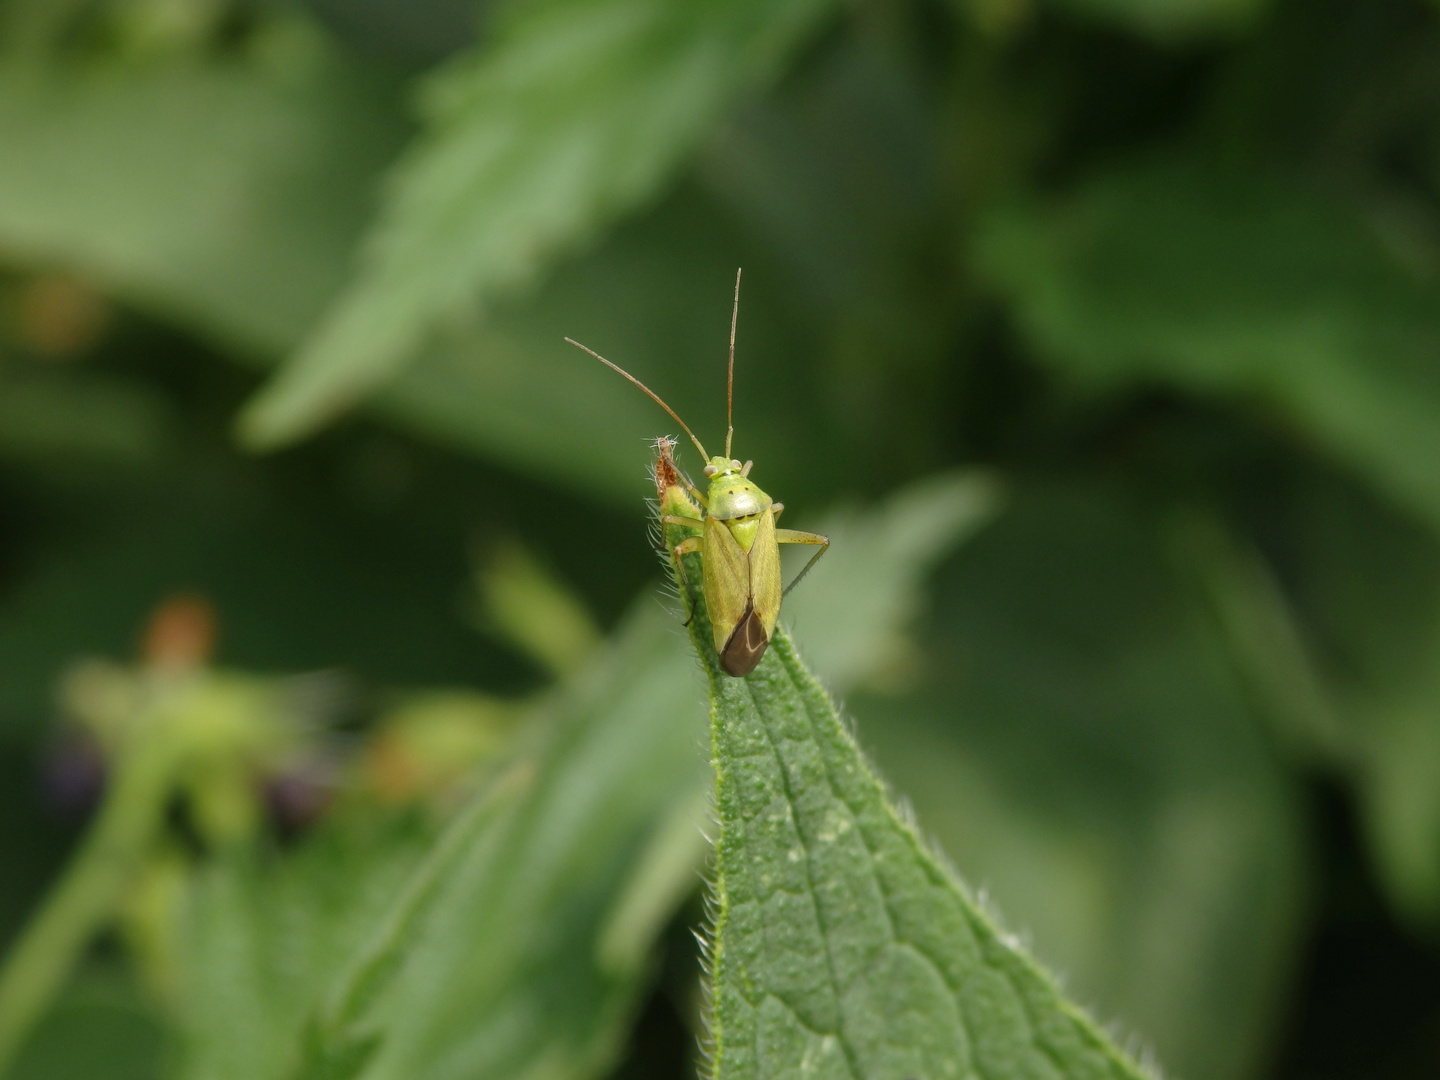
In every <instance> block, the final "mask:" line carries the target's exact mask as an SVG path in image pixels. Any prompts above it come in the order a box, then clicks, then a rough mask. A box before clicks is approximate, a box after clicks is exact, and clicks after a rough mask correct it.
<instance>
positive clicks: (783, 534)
mask: <svg viewBox="0 0 1440 1080" xmlns="http://www.w3.org/2000/svg"><path fill="white" fill-rule="evenodd" d="M776 517H779V515H778V514H777V515H776ZM775 542H776V543H777V544H818V545H819V547H820V550H819V551H817V552H815V554H814V555H812V556H811V557H810V561H809V562H807V563H806V564H805V569H803V570H801V571H800V573H799V574H797V575H796V577H795V580H794V581H792V582H790V584H789V585H786V586H785V591H784V592H782V593H781V594H780V595H781V596H782V597H785V596H789V595H790V590H791V589H793V588H795V586H796V585H799V584H800V582H801V581H803V580H804V579H805V575H806V574H808V573H810V568H811V567H812V566H814V565H815V564H816V563H817V562H819V561H820V556H821V555H824V554H825V552H827V551H829V550H830V538H829V537H828V536H822V535H820V533H812V532H801V531H800V530H799V529H776V530H775Z"/></svg>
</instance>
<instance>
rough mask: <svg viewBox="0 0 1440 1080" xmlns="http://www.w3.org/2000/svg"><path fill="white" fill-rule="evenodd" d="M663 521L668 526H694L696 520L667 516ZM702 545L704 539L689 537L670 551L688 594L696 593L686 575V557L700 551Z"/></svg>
mask: <svg viewBox="0 0 1440 1080" xmlns="http://www.w3.org/2000/svg"><path fill="white" fill-rule="evenodd" d="M661 520H662V521H664V522H665V523H666V524H667V525H693V524H694V518H684V517H678V516H673V517H672V516H667V517H664V518H662V519H661ZM702 543H703V541H702V539H701V538H700V537H698V536H687V537H686V538H685V539H684V540H681V541H680V543H678V544H676V545H675V546H674V547H673V548H671V549H670V557H671V558H672V559H674V560H675V566H676V567H677V568H678V569H679V571H680V580H681V581H682V582H683V583H684V585H685V591H686V592H687V593H689V592H694V589H693V588H692V586H691V585H690V578H689V577H688V576H687V575H686V573H685V558H684V557H685V556H686V555H692V554H694V553H695V552H697V551H699V550H700V548H701V545H702Z"/></svg>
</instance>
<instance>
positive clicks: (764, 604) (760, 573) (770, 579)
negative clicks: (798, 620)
mask: <svg viewBox="0 0 1440 1080" xmlns="http://www.w3.org/2000/svg"><path fill="white" fill-rule="evenodd" d="M783 592H784V588H783V585H782V582H781V580H780V544H779V541H778V540H777V539H776V536H775V515H774V513H773V512H771V511H770V510H766V511H765V513H763V514H761V515H760V528H759V529H758V530H757V531H756V533H755V542H754V543H753V544H751V545H750V604H751V606H752V607H753V608H754V610H755V614H756V615H757V616H759V618H760V623H761V625H763V626H764V627H765V641H766V643H767V644H768V643H769V641H770V637H771V635H772V634H774V633H775V620H776V619H778V618H779V617H780V597H781V595H782V594H783Z"/></svg>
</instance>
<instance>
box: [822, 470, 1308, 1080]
mask: <svg viewBox="0 0 1440 1080" xmlns="http://www.w3.org/2000/svg"><path fill="white" fill-rule="evenodd" d="M1196 531H1197V524H1196V515H1194V514H1193V513H1189V512H1187V513H1184V514H1172V513H1169V512H1167V510H1166V508H1165V507H1164V505H1163V504H1162V505H1161V506H1156V505H1154V503H1153V501H1152V500H1150V499H1146V498H1141V497H1137V495H1136V494H1134V493H1130V492H1126V491H1125V490H1124V489H1123V488H1120V487H1118V485H1114V484H1109V483H1103V482H1096V480H1094V479H1086V478H1084V477H1083V476H1078V475H1072V476H1070V477H1067V479H1066V480H1065V482H1064V483H1063V484H1038V483H1035V482H1030V483H1019V482H1017V483H1015V484H1014V485H1013V487H1012V488H1011V489H1010V490H1009V491H1008V492H1007V498H1006V503H1005V508H1004V511H1003V512H1002V513H1001V514H1000V515H999V517H998V518H997V519H996V520H995V522H994V523H993V524H991V525H989V526H987V527H986V529H985V531H984V532H983V533H981V534H980V535H979V536H977V537H976V538H975V540H974V541H973V542H971V543H970V544H967V545H966V546H965V547H964V548H963V549H961V550H960V551H959V552H958V553H957V554H956V555H955V556H954V557H953V558H951V559H949V560H947V562H946V565H945V566H944V567H943V568H942V569H941V570H940V571H939V572H938V573H937V574H936V576H935V579H934V580H933V581H932V583H931V585H930V587H929V591H928V592H929V598H930V602H931V610H930V613H929V615H928V616H927V617H926V618H925V619H924V621H923V622H922V623H921V624H920V627H919V630H918V632H917V634H916V646H915V654H916V655H915V659H914V666H915V668H916V669H918V673H919V674H918V678H917V679H916V680H915V682H914V685H912V686H910V687H908V688H905V689H904V691H903V692H902V693H898V694H893V693H892V694H877V693H867V694H862V695H848V696H847V705H848V707H849V708H850V709H851V710H852V711H853V713H854V715H855V717H856V718H857V723H858V724H859V733H860V739H861V741H862V743H863V744H864V746H865V747H866V749H867V750H869V751H871V752H873V754H874V756H875V760H876V761H877V762H878V763H879V765H880V766H881V768H882V769H883V770H884V773H885V776H886V777H887V779H889V780H890V781H891V782H892V783H893V784H895V785H896V787H897V788H898V789H899V790H900V791H902V792H903V793H904V794H905V797H906V799H907V801H910V802H911V803H912V804H913V806H914V809H915V812H916V814H917V816H918V818H919V820H920V821H921V822H922V823H923V824H924V826H925V830H926V832H927V834H930V835H933V836H934V838H935V839H936V841H937V842H938V843H939V844H940V845H941V847H942V848H943V850H944V851H945V853H946V854H947V855H948V856H949V857H950V858H951V859H953V860H954V861H955V863H956V865H957V866H958V867H959V868H960V869H961V871H962V872H963V873H964V875H965V876H966V878H967V879H968V880H971V881H975V882H983V883H984V887H985V892H986V895H987V896H988V897H990V898H992V900H993V902H994V904H995V905H996V906H997V907H998V909H999V910H1000V911H1001V912H1003V913H1004V915H1005V917H1006V919H1007V921H1009V922H1010V924H1011V925H1014V926H1016V927H1017V928H1021V929H1023V931H1024V933H1025V939H1026V941H1027V943H1029V944H1030V946H1031V948H1032V949H1033V953H1034V955H1035V956H1036V957H1037V958H1038V959H1040V960H1041V961H1042V962H1043V963H1044V964H1045V965H1046V966H1048V967H1050V968H1051V969H1052V970H1056V971H1060V972H1063V973H1064V977H1065V988H1066V991H1067V993H1068V994H1069V995H1070V996H1071V997H1072V998H1073V999H1075V1000H1079V1001H1083V1002H1085V1003H1086V1004H1087V1005H1088V1006H1090V1007H1091V1008H1093V1009H1094V1010H1095V1012H1096V1013H1097V1015H1099V1016H1101V1017H1103V1018H1104V1019H1105V1020H1106V1021H1113V1022H1114V1023H1116V1024H1117V1025H1118V1026H1119V1028H1120V1030H1121V1031H1124V1032H1127V1033H1128V1032H1134V1033H1137V1034H1138V1035H1139V1036H1140V1037H1141V1038H1143V1040H1144V1044H1145V1045H1146V1046H1148V1047H1150V1048H1151V1049H1152V1050H1153V1051H1154V1052H1155V1054H1156V1055H1157V1056H1158V1058H1159V1059H1160V1060H1161V1061H1163V1062H1164V1063H1165V1066H1166V1068H1167V1069H1168V1070H1172V1071H1173V1072H1174V1074H1175V1075H1179V1076H1186V1077H1197V1078H1199V1077H1204V1078H1207V1080H1242V1078H1245V1077H1250V1076H1254V1075H1255V1074H1256V1070H1257V1068H1259V1067H1260V1063H1261V1062H1263V1061H1264V1060H1266V1059H1267V1057H1268V1056H1269V1054H1270V1053H1271V1052H1272V1051H1273V1043H1272V1041H1271V1040H1272V1039H1273V1032H1274V1030H1275V1027H1274V1022H1275V1020H1276V1018H1277V1016H1278V1015H1279V1012H1280V1010H1281V1009H1282V1008H1283V994H1284V993H1285V991H1286V990H1287V989H1288V987H1289V986H1290V985H1291V978H1292V973H1293V971H1294V963H1295V959H1296V955H1297V951H1298V949H1299V947H1300V945H1301V942H1302V935H1303V933H1304V931H1305V926H1306V923H1305V914H1306V909H1305V888H1306V885H1307V883H1308V882H1307V878H1306V873H1305V871H1306V860H1305V854H1306V850H1307V845H1306V839H1307V837H1306V833H1305V831H1304V828H1303V825H1304V822H1303V819H1302V816H1301V815H1302V811H1303V809H1304V804H1303V802H1302V801H1301V800H1300V799H1299V798H1298V797H1297V796H1298V794H1299V793H1298V792H1297V791H1295V790H1294V788H1293V786H1292V784H1291V782H1290V779H1289V777H1288V776H1287V773H1286V771H1285V769H1284V768H1283V767H1282V762H1281V761H1279V760H1277V755H1276V754H1275V753H1274V751H1273V743H1272V740H1271V739H1270V738H1269V736H1270V731H1268V730H1267V725H1266V723H1265V721H1266V720H1267V719H1268V717H1267V716H1266V715H1264V714H1263V713H1262V711H1261V710H1260V709H1259V708H1257V704H1258V702H1256V701H1255V700H1253V697H1252V694H1251V693H1249V692H1247V691H1250V690H1251V687H1250V686H1248V685H1246V684H1244V683H1242V682H1241V680H1240V679H1238V678H1237V677H1236V673H1235V671H1234V670H1233V669H1232V665H1231V659H1230V656H1229V654H1228V651H1227V649H1226V644H1227V642H1226V640H1225V639H1224V638H1223V637H1222V635H1221V633H1220V632H1219V630H1218V627H1217V626H1216V624H1215V620H1214V619H1213V617H1212V615H1211V611H1210V607H1211V605H1210V604H1209V603H1207V600H1208V597H1207V596H1206V594H1205V593H1204V592H1202V590H1201V588H1200V587H1199V581H1198V577H1199V575H1198V574H1197V563H1199V562H1200V559H1199V555H1198V551H1197V549H1199V548H1201V547H1202V545H1200V544H1199V543H1197V542H1195V540H1194V538H1193V535H1192V534H1193V533H1194V532H1196ZM1248 611H1249V609H1248V608H1247V609H1246V613H1248ZM1262 628H1263V627H1262ZM1246 629H1247V630H1249V631H1251V632H1252V633H1253V632H1254V630H1255V629H1257V628H1251V627H1246ZM1255 696H1258V695H1255ZM1286 704H1287V706H1291V707H1293V705H1294V703H1293V702H1287V703H1286ZM1277 719H1288V717H1279V718H1277ZM1277 726H1278V725H1277Z"/></svg>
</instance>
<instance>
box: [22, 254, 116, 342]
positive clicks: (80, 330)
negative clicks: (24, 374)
mask: <svg viewBox="0 0 1440 1080" xmlns="http://www.w3.org/2000/svg"><path fill="white" fill-rule="evenodd" d="M18 307H19V311H18V316H19V319H18V322H19V327H18V329H19V333H20V340H21V343H22V344H23V345H24V346H25V347H26V348H27V349H29V350H30V351H32V352H35V353H39V354H40V355H41V356H48V357H52V358H57V359H58V358H61V357H66V356H74V355H75V354H76V353H82V352H84V351H85V350H87V349H89V348H91V347H92V346H93V345H94V344H95V343H96V342H97V341H98V340H99V339H100V335H101V334H103V333H104V332H105V327H106V325H107V324H108V323H109V321H110V305H109V304H108V303H107V301H106V299H105V297H104V296H102V295H101V294H100V293H99V292H98V291H97V290H96V289H95V288H94V287H92V286H91V285H89V284H87V283H86V282H84V281H81V280H79V279H77V278H72V277H66V276H64V275H61V274H50V275H47V276H45V277H38V278H36V279H35V280H34V281H32V282H30V283H29V284H28V285H26V286H25V287H24V288H23V289H22V290H21V292H20V296H19V303H18Z"/></svg>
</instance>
